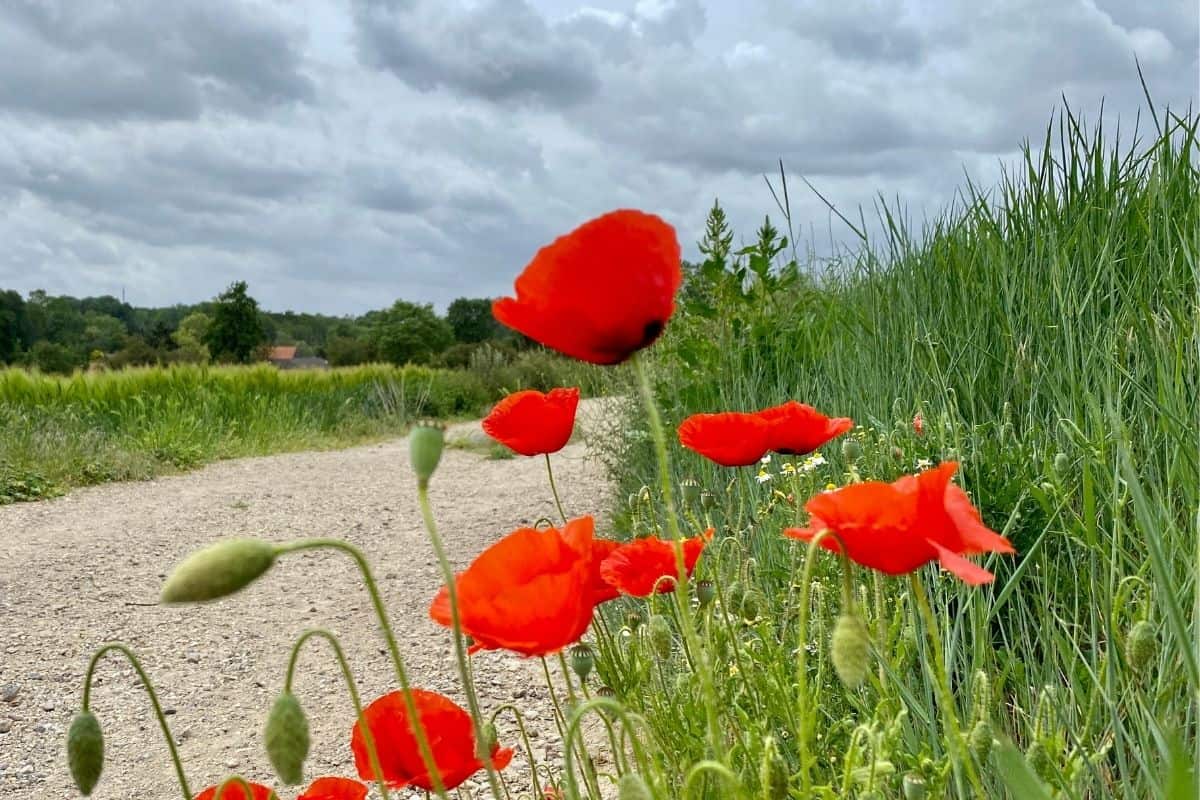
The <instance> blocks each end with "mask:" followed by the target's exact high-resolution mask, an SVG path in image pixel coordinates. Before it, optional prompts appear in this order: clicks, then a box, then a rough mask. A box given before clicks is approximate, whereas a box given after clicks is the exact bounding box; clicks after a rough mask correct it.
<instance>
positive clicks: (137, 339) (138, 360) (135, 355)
mask: <svg viewBox="0 0 1200 800" xmlns="http://www.w3.org/2000/svg"><path fill="white" fill-rule="evenodd" d="M158 361H159V353H158V350H156V349H154V348H153V347H151V346H150V344H149V343H148V342H147V341H146V340H145V339H143V338H142V337H141V336H129V337H127V338H126V339H125V345H124V346H123V347H122V348H121V349H120V350H118V351H117V352H115V353H113V354H112V355H111V356H109V358H108V364H109V366H111V367H113V368H114V369H121V368H122V367H141V366H146V365H149V364H157V363H158Z"/></svg>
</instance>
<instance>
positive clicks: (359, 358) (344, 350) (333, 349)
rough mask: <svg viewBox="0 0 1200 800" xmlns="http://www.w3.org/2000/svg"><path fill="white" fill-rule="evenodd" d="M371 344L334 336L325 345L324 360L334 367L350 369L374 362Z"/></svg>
mask: <svg viewBox="0 0 1200 800" xmlns="http://www.w3.org/2000/svg"><path fill="white" fill-rule="evenodd" d="M374 358H375V353H374V351H373V350H372V348H371V343H370V342H367V341H364V340H362V339H355V338H353V337H350V336H334V337H332V338H331V339H330V340H329V341H328V342H326V343H325V359H326V360H327V361H328V362H329V364H330V365H331V366H334V367H352V366H354V365H355V364H366V363H367V362H369V361H372V360H374Z"/></svg>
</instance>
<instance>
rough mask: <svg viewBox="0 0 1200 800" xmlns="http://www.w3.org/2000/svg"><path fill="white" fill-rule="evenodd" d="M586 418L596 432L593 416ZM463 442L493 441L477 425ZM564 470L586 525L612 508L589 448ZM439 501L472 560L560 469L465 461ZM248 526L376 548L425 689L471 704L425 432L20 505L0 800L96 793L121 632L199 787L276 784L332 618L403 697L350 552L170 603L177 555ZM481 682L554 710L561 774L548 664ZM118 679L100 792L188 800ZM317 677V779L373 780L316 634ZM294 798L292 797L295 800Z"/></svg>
mask: <svg viewBox="0 0 1200 800" xmlns="http://www.w3.org/2000/svg"><path fill="white" fill-rule="evenodd" d="M596 408H597V407H596V406H595V404H589V405H587V406H585V407H584V408H581V412H589V413H591V414H595V411H596ZM581 418H582V419H583V420H584V422H585V424H586V420H587V418H588V414H587V413H582V414H581ZM476 427H477V426H476ZM451 433H452V435H453V434H455V433H457V435H459V436H463V435H479V434H478V432H475V433H472V432H471V431H470V430H469V429H463V428H462V427H461V426H460V427H459V429H458V430H457V431H452V432H451ZM554 464H555V470H556V477H557V479H558V483H559V487H560V491H561V492H562V495H563V503H564V505H565V506H566V507H567V509H568V513H575V514H580V513H593V512H598V511H600V510H603V509H605V508H606V507H607V505H606V500H605V496H604V495H605V486H604V482H603V478H602V475H601V470H600V467H599V465H598V464H596V463H595V462H593V461H591V460H589V459H587V458H586V457H585V450H584V446H583V445H582V444H580V443H577V442H572V443H571V444H570V445H568V446H567V447H566V448H565V449H564V450H563V451H562V452H561V453H559V454H557V455H555V456H554ZM430 495H431V498H432V501H433V505H434V513H435V515H436V516H437V518H438V522H439V527H440V530H441V533H442V535H443V537H444V538H445V540H446V546H447V548H448V549H449V551H450V555H451V558H452V560H453V561H454V562H455V566H456V568H461V567H462V566H465V565H466V563H468V562H469V561H470V560H471V559H472V558H473V557H474V556H475V555H476V554H477V553H478V552H479V551H480V550H481V549H483V548H484V547H486V546H487V545H488V544H489V543H491V542H492V541H494V540H496V539H497V538H499V537H500V536H501V535H503V534H504V533H507V532H508V531H510V530H512V529H514V528H516V527H519V526H522V525H528V524H532V523H533V522H534V521H535V520H536V519H538V518H539V517H542V516H546V517H551V518H552V517H553V516H554V506H553V502H552V499H551V496H550V493H549V489H548V486H547V482H546V475H545V469H544V463H543V461H542V459H540V458H521V457H517V458H515V459H511V460H489V459H486V458H485V457H483V456H481V455H479V454H477V453H475V452H470V451H466V450H457V449H447V451H446V454H445V455H444V457H443V459H442V464H441V467H440V468H439V470H438V474H437V475H436V476H435V477H434V480H433V483H432V486H431V490H430ZM231 535H240V536H259V537H264V538H268V539H272V540H277V541H283V540H287V539H293V538H298V537H306V536H334V537H341V538H346V539H348V540H349V541H350V542H352V543H354V544H355V545H358V546H359V547H361V548H363V549H364V550H365V551H366V552H367V554H368V556H369V557H370V559H371V561H372V564H373V566H374V569H375V572H376V575H377V577H378V578H379V579H380V589H381V591H382V592H383V594H384V597H385V600H386V602H387V604H388V606H389V608H390V610H391V612H392V618H393V622H394V625H395V628H396V631H397V635H398V637H399V638H400V645H401V650H402V652H403V654H404V656H405V658H406V659H407V663H408V667H409V671H410V676H411V678H412V680H413V682H414V684H415V685H417V686H421V687H423V688H428V689H433V690H437V691H441V692H444V693H446V694H449V695H450V696H451V697H454V698H455V699H456V700H458V701H459V702H460V703H463V704H465V702H464V699H463V697H462V695H461V692H460V691H459V681H458V677H457V670H456V669H455V667H454V660H453V654H452V651H451V646H450V639H449V637H448V636H447V635H446V633H445V631H444V629H441V628H439V627H438V626H436V625H435V624H434V623H432V622H431V621H430V620H429V619H428V616H427V613H426V611H427V609H428V605H429V601H430V599H431V598H432V596H433V594H434V591H435V589H436V588H437V586H439V585H440V583H441V580H440V575H439V570H438V568H437V564H436V562H435V561H434V559H433V555H432V552H431V549H430V547H429V544H428V542H427V539H426V535H425V532H424V529H423V528H422V526H421V523H420V514H419V511H418V508H417V503H416V492H415V486H414V480H413V478H412V475H411V472H410V470H409V468H408V453H407V442H406V441H404V440H398V441H392V442H387V443H384V444H377V445H371V446H366V447H358V448H354V449H350V450H342V451H335V452H323V453H299V454H291V455H281V456H271V457H266V458H253V459H244V460H238V461H226V462H221V463H218V464H214V465H211V466H208V467H206V468H204V469H201V470H198V471H196V472H192V473H189V474H186V475H180V476H173V477H169V478H161V479H158V480H153V481H148V482H143V483H125V484H114V485H108V486H101V487H95V488H90V489H81V490H78V491H74V492H72V493H70V494H69V495H67V496H65V497H62V498H58V499H55V500H50V501H45V502H38V503H26V504H20V505H13V506H7V507H0V797H2V798H5V799H6V800H7V798H10V797H11V798H13V799H14V800H16V799H17V798H71V797H75V796H77V795H76V792H75V790H74V787H73V785H72V783H71V780H70V776H69V775H68V773H67V768H66V757H65V755H64V737H65V731H66V728H67V726H68V725H69V724H70V720H71V717H72V715H73V714H74V712H75V710H76V709H77V708H78V706H79V702H80V694H81V691H82V682H83V673H84V670H85V668H86V666H87V661H88V658H89V657H90V655H91V653H92V651H93V650H94V649H95V648H96V646H97V645H99V644H101V643H102V642H105V641H109V640H114V639H120V640H122V641H125V642H127V643H128V644H130V645H131V646H132V647H133V648H134V649H135V650H136V651H137V653H138V654H139V656H140V657H141V659H142V661H143V664H144V665H145V668H146V670H147V671H148V673H149V674H150V676H151V679H152V680H153V681H154V682H155V683H156V685H157V687H158V689H159V692H160V695H161V700H162V703H163V706H164V707H165V708H167V709H168V711H167V713H168V714H169V715H170V716H169V720H170V724H171V727H172V730H173V733H174V736H175V738H176V740H177V741H178V742H179V747H180V752H181V755H182V758H183V760H184V763H185V766H186V768H187V771H188V777H189V780H190V782H191V785H192V790H193V791H197V792H198V791H199V790H200V789H201V788H203V787H205V786H207V785H209V784H211V783H213V782H214V781H216V780H217V779H219V778H221V777H223V776H224V775H227V774H229V773H230V772H233V771H236V772H240V773H242V774H244V775H245V776H246V777H248V778H249V779H251V780H258V781H262V782H264V783H268V784H272V785H274V784H275V781H274V780H272V778H273V776H272V775H271V771H270V767H269V765H268V764H267V761H266V756H265V753H264V752H263V750H262V747H261V744H260V741H261V730H262V725H263V723H264V721H265V718H266V714H267V710H268V709H269V707H270V705H271V702H272V700H273V699H274V697H275V695H276V694H277V693H278V691H279V690H280V688H281V687H282V684H283V678H284V672H285V669H286V664H287V655H288V652H289V649H290V646H291V644H292V642H293V641H294V640H295V638H296V637H297V636H298V635H299V634H300V633H301V632H302V631H303V630H305V629H307V628H311V627H328V628H330V629H331V630H333V631H334V632H335V633H336V634H337V635H338V636H339V637H340V638H341V641H342V644H343V647H344V648H345V651H346V654H347V658H348V659H349V661H350V664H351V666H352V668H353V669H354V670H355V671H356V676H357V679H358V682H359V686H360V690H361V691H362V694H363V697H364V702H365V701H366V700H369V699H371V698H374V697H376V696H378V695H379V694H381V693H383V692H385V691H388V690H391V689H392V688H394V680H393V677H392V671H391V667H390V662H389V661H388V659H387V658H386V656H385V653H384V649H383V642H382V639H381V638H380V636H379V633H378V630H377V628H376V624H375V621H374V617H373V616H372V614H371V607H370V602H369V600H368V598H367V595H366V593H365V591H364V590H363V588H362V586H361V584H360V582H359V581H358V579H357V578H356V575H355V572H354V570H353V567H352V565H351V563H350V562H349V561H348V560H347V559H346V558H345V557H343V556H339V555H337V554H333V553H305V554H298V555H296V556H290V557H287V558H285V559H283V560H282V561H281V562H280V563H279V564H278V565H277V567H276V568H275V569H274V570H273V571H272V573H271V574H270V575H269V576H268V577H267V578H266V579H264V580H262V581H260V582H259V583H257V584H255V585H253V586H251V587H250V588H249V589H247V590H246V591H244V592H242V593H241V594H239V595H237V596H235V597H232V598H227V599H225V600H223V601H220V602H218V603H215V604H210V605H207V606H202V607H187V608H169V607H162V606H158V605H156V604H155V601H156V599H157V595H158V591H159V588H160V586H161V584H162V579H163V577H164V576H165V573H166V572H167V571H169V570H170V569H171V567H172V566H173V565H174V564H176V563H177V562H178V561H179V560H180V559H181V558H182V557H183V556H184V555H186V554H187V553H188V552H190V551H192V550H194V549H196V548H197V547H200V546H203V545H205V544H206V543H208V542H211V541H212V540H214V539H216V538H219V537H223V536H231ZM475 670H476V675H477V676H478V683H479V685H480V691H481V694H482V698H481V702H482V703H483V705H484V706H485V708H495V707H497V706H499V705H502V704H504V703H506V702H514V703H516V704H517V705H518V706H520V707H521V708H522V710H523V711H524V712H525V714H526V716H527V717H528V718H532V722H531V723H530V727H531V728H532V732H531V733H532V735H534V736H535V737H536V738H534V739H533V747H534V751H535V753H534V755H535V758H536V759H538V760H539V761H540V760H542V759H545V760H547V761H548V762H550V763H553V764H558V763H561V759H560V747H559V738H558V734H557V731H556V730H555V727H554V724H553V717H552V714H551V711H550V706H549V704H548V700H547V691H546V688H545V684H544V680H543V679H542V674H541V665H540V663H539V662H538V661H536V660H534V661H527V660H523V659H520V658H517V657H515V656H512V655H508V654H498V653H481V654H479V655H478V656H476V659H475ZM97 674H98V680H97V682H96V686H95V688H94V690H93V701H92V705H93V709H94V710H95V712H96V713H97V715H98V717H99V718H100V721H101V724H102V726H103V727H104V730H105V735H106V770H105V773H104V776H103V777H102V778H101V781H100V784H99V786H98V787H97V790H96V792H95V793H94V794H93V797H95V798H99V800H108V799H109V798H113V799H116V798H121V800H128V799H129V798H175V797H179V793H178V789H177V788H176V786H175V784H174V781H173V773H172V771H171V766H170V762H169V760H168V755H167V748H166V745H165V743H164V741H163V738H162V736H161V734H160V732H159V731H158V729H157V725H156V723H155V721H154V718H153V716H152V714H151V712H150V708H149V703H148V701H147V699H146V696H145V694H144V693H143V692H142V691H141V690H140V688H139V683H138V681H137V678H136V676H135V674H134V672H133V670H132V669H131V668H130V667H129V665H128V664H127V663H126V662H124V661H123V660H120V659H119V658H117V657H115V656H114V657H110V659H108V660H106V661H105V662H104V663H103V664H101V666H100V668H99V670H98V672H97ZM299 676H300V677H299V678H298V680H297V686H296V691H297V694H298V696H299V697H300V699H301V702H302V703H303V704H304V706H305V709H306V711H307V712H308V716H309V720H310V725H311V726H312V737H313V748H312V753H311V755H310V757H309V761H308V768H307V775H308V776H310V777H313V776H317V775H322V774H353V766H352V761H351V756H350V748H349V738H350V736H349V734H350V727H351V723H352V720H353V711H352V708H351V706H350V701H349V699H348V698H347V696H346V694H345V691H344V689H343V688H342V685H341V681H340V677H339V673H338V671H337V668H336V663H335V662H334V659H333V657H332V654H331V653H330V651H329V650H328V648H327V647H326V646H325V645H324V644H322V643H320V642H317V641H314V642H312V646H311V649H308V650H306V654H305V655H304V656H303V657H302V659H301V666H300V669H299ZM506 719H507V718H506ZM500 739H501V743H502V744H503V745H505V746H511V747H514V748H519V740H518V739H517V736H516V734H515V729H514V726H513V725H512V724H511V722H510V721H505V722H502V723H501V725H500ZM598 766H600V767H601V768H602V769H603V765H602V764H600V765H598ZM527 772H528V767H527V762H526V760H525V757H524V755H523V754H522V753H521V751H520V750H519V749H518V755H517V757H516V759H515V760H514V762H513V764H512V765H511V766H510V767H509V769H508V770H507V771H506V776H507V777H508V779H509V780H510V786H511V787H512V788H514V789H520V788H521V787H522V786H527V777H526V776H527ZM480 777H482V774H481V776H480ZM483 783H486V780H484V781H483V782H481V784H480V785H482V784H483ZM281 788H282V787H281ZM484 794H485V793H484V792H480V793H479V796H484ZM397 795H400V796H405V797H407V796H414V797H415V796H417V795H416V794H412V795H409V794H405V793H393V796H397ZM292 796H294V792H289V791H287V790H284V793H283V797H285V798H288V797H292ZM514 796H516V792H515V791H514Z"/></svg>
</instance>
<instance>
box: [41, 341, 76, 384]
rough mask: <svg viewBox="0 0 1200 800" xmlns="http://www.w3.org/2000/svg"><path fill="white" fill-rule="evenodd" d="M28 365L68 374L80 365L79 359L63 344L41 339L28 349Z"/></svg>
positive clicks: (45, 370) (44, 370) (42, 369)
mask: <svg viewBox="0 0 1200 800" xmlns="http://www.w3.org/2000/svg"><path fill="white" fill-rule="evenodd" d="M29 365H30V366H31V367H36V368H37V369H39V370H41V371H42V372H57V373H61V374H63V375H70V374H71V373H72V372H74V371H75V368H76V367H78V366H80V359H78V358H76V357H75V354H74V353H72V352H71V351H70V350H69V349H68V348H66V347H64V346H63V345H61V344H56V343H55V342H48V341H46V340H45V339H43V340H42V341H40V342H35V343H34V345H33V347H31V348H30V349H29Z"/></svg>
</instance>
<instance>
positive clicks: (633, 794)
mask: <svg viewBox="0 0 1200 800" xmlns="http://www.w3.org/2000/svg"><path fill="white" fill-rule="evenodd" d="M651 798H653V795H652V794H650V787H649V786H647V785H646V782H645V781H644V780H642V777H641V776H640V775H638V774H637V773H634V772H626V773H625V774H624V775H622V776H621V780H620V781H619V782H618V783H617V800H651Z"/></svg>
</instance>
